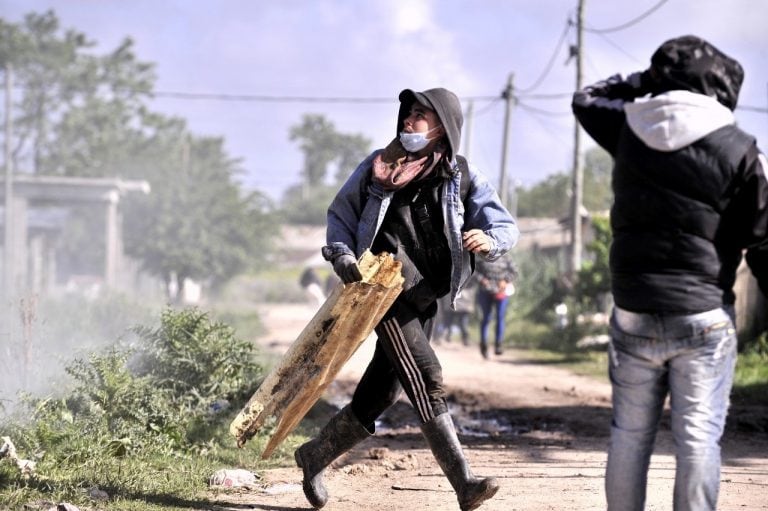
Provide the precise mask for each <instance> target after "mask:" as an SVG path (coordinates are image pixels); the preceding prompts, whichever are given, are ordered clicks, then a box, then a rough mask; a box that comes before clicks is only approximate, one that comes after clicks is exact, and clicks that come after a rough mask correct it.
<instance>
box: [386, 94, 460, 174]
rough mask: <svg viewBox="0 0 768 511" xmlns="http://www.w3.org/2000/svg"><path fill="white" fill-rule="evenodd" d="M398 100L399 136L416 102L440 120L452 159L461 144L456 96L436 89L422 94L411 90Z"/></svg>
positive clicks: (401, 95)
mask: <svg viewBox="0 0 768 511" xmlns="http://www.w3.org/2000/svg"><path fill="white" fill-rule="evenodd" d="M398 99H400V111H399V112H398V115H397V132H396V135H399V134H400V132H401V131H403V121H404V120H405V118H406V117H408V114H409V113H410V111H411V106H412V105H413V103H414V101H418V102H419V103H421V104H422V105H424V106H425V107H427V108H429V109H430V110H434V111H435V113H437V116H438V117H439V118H440V122H441V123H443V128H445V132H446V137H447V138H448V145H449V149H450V151H451V154H449V155H448V159H449V160H451V159H453V157H454V156H456V155H457V154H458V152H459V143H460V142H461V126H462V124H463V123H464V114H462V112H461V103H460V102H459V98H458V97H456V94H454V93H453V92H451V91H449V90H448V89H443V88H436V89H428V90H425V91H424V92H415V91H413V90H411V89H404V90H403V91H402V92H400V95H399V96H398Z"/></svg>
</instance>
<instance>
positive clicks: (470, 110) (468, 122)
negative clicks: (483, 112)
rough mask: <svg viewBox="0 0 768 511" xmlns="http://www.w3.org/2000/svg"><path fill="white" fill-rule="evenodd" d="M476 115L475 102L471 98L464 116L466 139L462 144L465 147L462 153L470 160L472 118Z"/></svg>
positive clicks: (463, 131)
mask: <svg viewBox="0 0 768 511" xmlns="http://www.w3.org/2000/svg"><path fill="white" fill-rule="evenodd" d="M474 115H475V102H474V101H472V100H469V103H468V104H467V113H466V115H465V116H464V129H463V130H462V133H463V134H464V140H463V141H462V144H461V145H463V146H464V149H463V150H462V151H461V153H462V154H463V155H464V158H466V159H467V161H469V150H470V148H471V146H472V118H473V117H474Z"/></svg>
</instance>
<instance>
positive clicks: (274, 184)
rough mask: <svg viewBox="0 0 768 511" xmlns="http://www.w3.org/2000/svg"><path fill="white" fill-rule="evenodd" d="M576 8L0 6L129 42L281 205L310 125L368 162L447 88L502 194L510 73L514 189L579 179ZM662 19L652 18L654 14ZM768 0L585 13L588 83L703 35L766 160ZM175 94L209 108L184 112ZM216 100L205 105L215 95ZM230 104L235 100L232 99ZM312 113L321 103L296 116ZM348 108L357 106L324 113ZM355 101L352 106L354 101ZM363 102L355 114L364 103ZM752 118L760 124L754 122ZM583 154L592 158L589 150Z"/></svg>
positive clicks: (417, 2) (319, 2) (286, 2)
mask: <svg viewBox="0 0 768 511" xmlns="http://www.w3.org/2000/svg"><path fill="white" fill-rule="evenodd" d="M576 6H577V0H539V1H530V0H473V1H470V0H303V1H302V0H273V1H266V0H219V1H214V0H208V1H203V0H58V1H56V0H0V17H2V18H3V19H5V20H6V21H9V22H19V21H21V19H22V17H23V15H24V14H26V13H29V12H44V11H46V10H48V9H53V10H54V11H55V12H56V14H57V15H58V17H59V19H60V20H61V22H62V25H63V27H65V28H74V29H77V30H79V31H81V32H84V33H85V34H86V35H87V36H88V37H89V38H90V39H92V40H94V41H95V42H97V43H98V44H99V46H98V47H97V51H98V52H100V53H105V52H106V51H108V50H111V49H114V48H115V47H116V46H117V45H118V44H119V42H120V41H121V40H122V39H124V38H125V37H131V38H132V39H133V40H134V41H135V43H136V51H137V54H138V58H139V60H142V61H146V62H153V63H155V64H156V72H157V84H156V91H157V92H158V97H157V98H156V99H154V100H153V101H152V104H151V107H152V108H153V109H154V110H156V111H159V112H162V113H165V114H171V115H177V116H180V117H183V118H185V119H187V121H188V122H189V126H190V128H191V130H192V131H193V132H194V133H195V134H197V135H210V136H222V137H224V138H225V140H226V149H227V151H228V153H229V155H230V156H231V157H233V158H240V159H242V168H243V170H244V171H245V172H244V175H243V176H242V181H243V183H244V185H245V186H246V187H248V188H258V189H260V190H262V191H264V192H266V193H268V194H269V195H270V196H272V197H274V198H279V197H280V196H281V194H282V192H283V190H284V189H285V188H286V187H287V186H290V185H292V184H295V183H297V182H298V181H299V171H300V169H301V166H302V158H301V154H300V152H299V150H298V146H297V145H296V144H294V143H292V142H291V141H290V140H289V139H288V132H289V129H290V127H291V126H292V125H294V124H297V123H299V122H300V120H301V116H302V114H304V113H315V114H323V115H325V116H326V117H327V118H328V119H329V120H330V121H331V122H333V123H334V125H335V126H336V129H337V130H338V131H341V132H344V133H361V134H363V135H365V136H367V137H368V138H370V139H372V141H373V146H374V147H381V146H383V145H386V144H387V143H388V142H389V140H390V139H391V138H392V137H393V136H394V135H395V117H396V113H397V103H396V102H395V100H396V97H397V94H398V93H399V92H400V90H402V89H403V88H414V89H417V90H424V89H427V88H431V87H436V86H442V87H446V88H448V89H451V90H453V91H454V92H456V93H457V94H458V95H459V97H460V98H461V99H462V102H463V104H464V107H465V108H466V107H467V106H468V105H469V103H470V102H472V103H473V106H474V115H473V116H472V117H471V121H470V118H469V117H468V118H467V119H466V120H465V128H466V127H467V125H470V124H471V135H470V139H469V141H468V143H467V140H465V141H464V142H463V147H462V149H461V152H463V153H466V154H468V155H469V157H470V159H471V160H472V161H473V162H474V163H475V164H476V165H478V166H479V167H480V169H481V170H482V171H483V172H485V173H486V174H487V175H488V176H489V177H490V178H491V179H492V180H493V182H495V183H496V182H498V176H499V169H500V165H501V157H502V154H501V153H502V138H503V125H504V115H505V103H504V101H502V100H500V95H501V92H502V91H503V89H504V88H505V87H506V83H507V79H508V76H509V75H510V74H514V86H515V95H516V96H518V97H519V101H518V103H517V104H516V105H515V107H514V109H513V110H512V117H511V135H510V136H511V140H510V145H509V163H508V175H509V178H510V179H511V180H519V181H520V182H521V183H522V184H524V185H526V186H529V185H531V184H533V183H536V182H538V181H540V180H542V179H544V178H545V177H547V176H548V175H551V174H553V173H556V172H563V171H568V172H570V169H571V166H572V163H571V162H572V151H573V130H574V120H573V117H572V115H571V113H570V95H571V93H572V91H573V89H574V87H575V80H576V78H575V76H576V71H575V63H574V61H573V60H570V61H568V47H569V45H570V44H573V43H575V41H576V30H575V27H573V26H572V25H570V26H569V24H568V22H569V20H575V11H576ZM655 7H658V8H656V9H655V10H654V8H655ZM767 21H768V0H727V1H724V0H667V1H666V2H663V1H662V0H587V1H586V10H585V25H586V27H588V29H589V30H588V31H587V32H585V42H584V50H585V59H584V83H585V84H587V83H590V82H593V81H596V80H598V79H601V78H604V77H606V76H608V75H610V74H613V73H615V72H621V73H623V74H627V73H629V72H632V71H636V70H640V69H644V68H646V67H647V65H648V62H649V57H650V55H651V53H652V52H653V51H654V50H655V49H656V48H657V47H658V46H659V44H661V43H662V42H663V41H665V40H666V39H669V38H672V37H676V36H679V35H685V34H695V35H698V36H701V37H703V38H705V39H708V40H709V41H710V42H711V43H713V44H714V45H715V46H717V47H719V48H720V49H721V50H722V51H724V52H726V53H728V54H729V55H731V56H732V57H734V58H736V59H737V60H739V61H740V62H741V63H742V65H743V66H744V68H745V69H746V78H745V83H744V85H743V87H742V93H741V97H740V103H739V104H740V106H743V107H747V108H743V109H737V111H736V116H737V119H738V121H739V123H740V124H741V125H742V127H744V128H745V129H747V130H748V131H750V132H751V133H752V134H754V135H755V136H757V137H758V141H759V143H760V146H761V148H762V149H763V150H764V151H765V150H766V149H768V144H767V143H766V141H767V140H768V113H767V112H766V109H767V108H768V28H767V26H768V25H767V24H766V23H767ZM172 93H184V94H185V95H193V96H194V95H201V96H203V97H197V98H195V97H189V96H187V97H175V96H174V95H173V94H172ZM209 95H210V96H214V97H217V98H218V99H206V97H207V96H209ZM227 98H228V99H227ZM296 98H310V99H311V98H314V100H313V101H295V99H296ZM323 98H326V99H328V98H342V99H344V98H346V99H348V100H350V101H324V100H323ZM354 100H357V101H354ZM361 100H362V101H361ZM755 110H757V111H755ZM583 140H584V145H585V148H589V147H592V146H593V145H594V144H593V142H592V141H591V139H589V137H587V136H586V135H584V136H583Z"/></svg>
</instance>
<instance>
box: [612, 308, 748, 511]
mask: <svg viewBox="0 0 768 511" xmlns="http://www.w3.org/2000/svg"><path fill="white" fill-rule="evenodd" d="M732 318H733V314H732V311H731V310H725V309H715V310H712V311H708V312H703V313H699V314H691V315H656V314H638V313H632V312H628V311H623V310H621V309H619V308H616V309H615V310H614V312H613V316H612V318H611V344H610V346H609V358H610V360H609V372H610V377H611V384H612V388H613V419H612V423H611V441H610V446H609V448H608V464H607V466H606V477H605V490H606V498H607V501H608V510H609V511H642V510H643V508H644V506H645V494H646V484H647V478H648V466H649V464H650V459H651V453H652V452H653V445H654V441H655V438H656V432H657V430H658V425H659V419H660V418H661V414H662V410H663V407H664V400H665V399H666V397H667V395H669V398H670V409H671V421H672V422H671V423H672V435H673V438H674V442H675V450H676V453H675V456H676V471H675V489H674V504H673V506H674V507H673V509H674V510H675V511H686V510H690V511H694V510H696V511H701V510H714V509H715V508H716V506H717V496H718V492H719V488H720V437H721V436H722V434H723V427H724V425H725V417H726V414H727V411H728V404H729V394H730V391H731V385H732V383H733V372H734V367H735V363H736V343H737V340H736V330H735V328H734V326H733V319H732Z"/></svg>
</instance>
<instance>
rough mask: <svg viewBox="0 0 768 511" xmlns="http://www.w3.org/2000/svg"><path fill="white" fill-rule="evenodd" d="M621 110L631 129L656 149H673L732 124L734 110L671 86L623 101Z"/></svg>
mask: <svg viewBox="0 0 768 511" xmlns="http://www.w3.org/2000/svg"><path fill="white" fill-rule="evenodd" d="M624 111H625V112H626V114H627V123H628V124H629V127H630V129H631V130H632V132H633V133H634V134H635V135H637V137H638V138H639V139H640V140H642V141H643V142H644V143H645V144H646V145H647V146H648V147H650V148H651V149H655V150H657V151H664V152H670V151H676V150H678V149H682V148H683V147H686V146H688V145H690V144H692V143H694V142H696V141H697V140H699V139H701V138H704V137H705V136H707V135H709V134H710V133H712V132H713V131H715V130H717V129H720V128H722V127H723V126H727V125H729V124H734V123H735V122H736V120H735V118H734V116H733V112H731V110H730V109H728V108H727V107H725V106H723V105H722V104H720V103H719V102H718V101H717V99H715V98H713V97H710V96H705V95H703V94H697V93H694V92H689V91H683V90H673V91H669V92H665V93H663V94H659V95H658V96H654V97H651V98H639V99H637V100H635V102H633V103H626V104H625V105H624Z"/></svg>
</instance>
